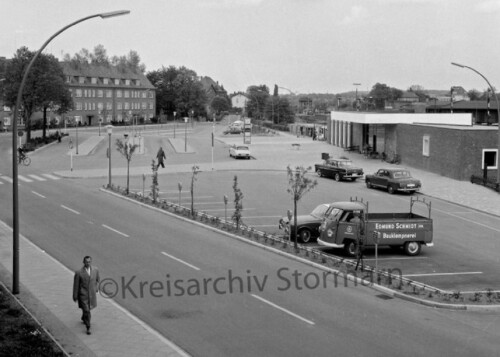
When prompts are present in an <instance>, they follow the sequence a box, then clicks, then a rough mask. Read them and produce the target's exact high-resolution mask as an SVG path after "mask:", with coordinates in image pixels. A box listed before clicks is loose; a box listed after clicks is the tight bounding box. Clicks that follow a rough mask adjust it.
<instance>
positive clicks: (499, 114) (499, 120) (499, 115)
mask: <svg viewBox="0 0 500 357" xmlns="http://www.w3.org/2000/svg"><path fill="white" fill-rule="evenodd" d="M451 64H452V65H454V66H457V67H460V68H468V69H470V70H471V71H473V72H476V73H477V74H479V75H480V76H481V77H483V79H484V80H485V81H486V83H488V85H489V86H490V90H491V92H492V93H493V95H494V97H495V101H496V103H497V125H498V143H497V147H498V149H497V186H500V157H499V155H500V104H499V103H498V96H497V94H496V92H495V90H494V89H493V86H492V85H491V83H490V81H488V79H486V77H485V76H483V75H482V74H481V73H479V72H478V71H477V70H475V69H474V68H472V67H469V66H465V65H463V64H459V63H455V62H451Z"/></svg>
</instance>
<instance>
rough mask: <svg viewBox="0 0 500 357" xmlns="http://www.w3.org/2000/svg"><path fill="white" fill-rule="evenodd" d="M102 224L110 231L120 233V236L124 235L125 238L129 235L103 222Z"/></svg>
mask: <svg viewBox="0 0 500 357" xmlns="http://www.w3.org/2000/svg"><path fill="white" fill-rule="evenodd" d="M102 226H103V227H104V228H106V229H109V230H110V231H113V232H115V233H118V234H120V235H122V236H124V237H127V238H128V237H130V236H129V235H128V234H125V233H122V232H120V231H118V230H116V229H114V228H111V227H110V226H107V225H105V224H103V225H102Z"/></svg>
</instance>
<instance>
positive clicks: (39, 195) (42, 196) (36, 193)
mask: <svg viewBox="0 0 500 357" xmlns="http://www.w3.org/2000/svg"><path fill="white" fill-rule="evenodd" d="M31 192H33V193H34V194H35V195H37V196H38V197H41V198H47V197H45V196H44V195H42V194H39V193H38V192H35V191H31Z"/></svg>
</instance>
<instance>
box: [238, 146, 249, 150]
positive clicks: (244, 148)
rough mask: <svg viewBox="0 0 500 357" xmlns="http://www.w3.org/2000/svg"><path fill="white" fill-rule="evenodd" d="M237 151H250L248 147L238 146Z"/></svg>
mask: <svg viewBox="0 0 500 357" xmlns="http://www.w3.org/2000/svg"><path fill="white" fill-rule="evenodd" d="M236 150H248V146H238V147H236Z"/></svg>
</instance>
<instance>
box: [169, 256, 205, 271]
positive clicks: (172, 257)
mask: <svg viewBox="0 0 500 357" xmlns="http://www.w3.org/2000/svg"><path fill="white" fill-rule="evenodd" d="M161 254H163V255H166V256H167V257H169V258H171V259H173V260H177V261H178V262H179V263H182V264H184V265H187V266H188V267H190V268H192V269H194V270H200V268H198V267H196V266H194V265H192V264H189V263H186V262H185V261H184V260H182V259H179V258H176V257H174V256H173V255H170V254H167V253H165V252H161Z"/></svg>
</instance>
